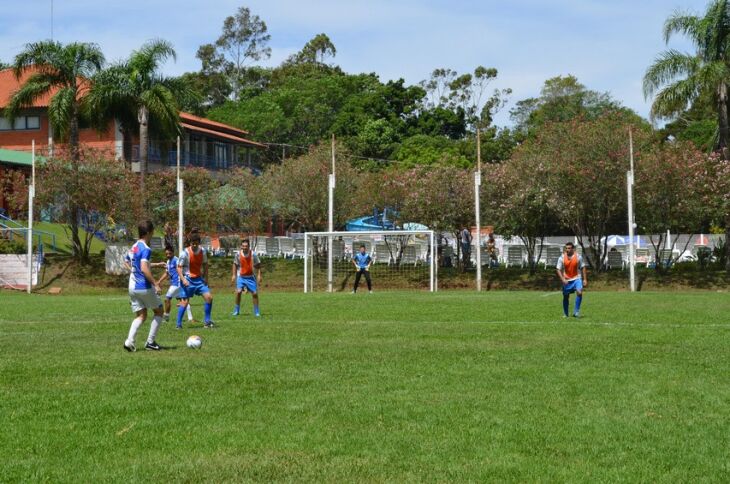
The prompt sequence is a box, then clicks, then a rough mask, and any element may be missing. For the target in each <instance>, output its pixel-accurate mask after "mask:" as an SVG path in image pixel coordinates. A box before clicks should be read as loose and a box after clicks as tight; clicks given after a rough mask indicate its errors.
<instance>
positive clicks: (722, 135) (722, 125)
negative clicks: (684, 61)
mask: <svg viewBox="0 0 730 484" xmlns="http://www.w3.org/2000/svg"><path fill="white" fill-rule="evenodd" d="M727 96H728V92H727V84H725V83H724V82H723V83H721V84H720V87H719V88H718V90H717V115H718V126H719V130H718V131H719V133H718V134H719V136H718V140H717V145H718V146H717V148H718V149H719V150H720V151H721V152H722V157H723V158H724V159H726V160H728V159H730V150H728V141H729V140H730V125H729V124H728V109H727V101H728V98H727Z"/></svg>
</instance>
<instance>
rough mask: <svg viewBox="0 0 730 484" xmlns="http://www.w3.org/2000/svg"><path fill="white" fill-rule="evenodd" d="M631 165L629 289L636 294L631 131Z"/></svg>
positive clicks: (628, 186) (628, 190) (631, 143)
mask: <svg viewBox="0 0 730 484" xmlns="http://www.w3.org/2000/svg"><path fill="white" fill-rule="evenodd" d="M629 164H630V170H629V171H628V172H626V193H627V197H628V206H629V288H630V289H631V292H636V251H635V250H634V228H635V225H636V224H635V223H634V137H633V135H632V133H631V130H629Z"/></svg>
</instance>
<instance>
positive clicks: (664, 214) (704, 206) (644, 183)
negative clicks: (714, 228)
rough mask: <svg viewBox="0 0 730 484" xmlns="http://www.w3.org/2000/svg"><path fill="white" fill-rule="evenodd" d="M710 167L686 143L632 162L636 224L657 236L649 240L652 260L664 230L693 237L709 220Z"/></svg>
mask: <svg viewBox="0 0 730 484" xmlns="http://www.w3.org/2000/svg"><path fill="white" fill-rule="evenodd" d="M712 164H713V160H711V159H710V157H708V156H707V155H706V154H703V153H702V152H700V151H698V150H697V149H696V148H695V147H694V146H692V145H691V144H689V143H666V144H664V145H661V146H659V147H657V148H655V149H649V150H646V151H644V152H643V153H641V154H640V157H639V158H638V159H637V160H636V165H635V169H634V172H635V178H636V180H635V184H636V187H637V190H636V202H635V213H636V223H637V225H638V227H639V229H640V230H641V232H643V233H647V234H657V236H656V238H655V237H654V236H652V240H651V243H652V245H653V246H654V251H655V259H654V260H657V261H659V260H661V258H660V257H659V251H660V250H661V249H663V248H664V242H665V240H664V234H665V233H666V231H667V230H669V231H671V232H672V233H675V234H678V233H688V234H694V233H696V232H698V231H699V230H700V228H701V227H702V226H703V225H704V224H705V223H706V222H707V220H708V219H709V218H710V217H711V213H712V207H713V206H716V203H713V201H712V199H713V198H715V197H717V195H719V194H717V193H713V192H712V190H711V188H712V186H713V180H712V175H713V173H712V171H713V170H712ZM718 198H719V197H718ZM691 239H692V238H691V237H690V239H689V240H688V241H687V244H689V242H690V241H691ZM686 248H687V246H686V245H685V247H683V248H682V249H683V250H682V251H681V252H684V250H685V249H686ZM677 257H679V256H677ZM675 260H676V259H675ZM656 268H657V270H662V269H663V266H662V264H657V265H656Z"/></svg>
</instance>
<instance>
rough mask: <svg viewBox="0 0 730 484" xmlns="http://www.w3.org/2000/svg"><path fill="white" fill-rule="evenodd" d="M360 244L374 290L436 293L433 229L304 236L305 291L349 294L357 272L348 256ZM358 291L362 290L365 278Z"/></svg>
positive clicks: (357, 249) (329, 233) (365, 285)
mask: <svg viewBox="0 0 730 484" xmlns="http://www.w3.org/2000/svg"><path fill="white" fill-rule="evenodd" d="M360 246H365V250H366V252H367V253H368V254H369V255H370V257H371V259H372V263H371V266H370V270H369V271H368V274H369V275H370V277H371V279H372V283H373V290H374V291H383V290H385V291H388V290H399V289H424V290H428V291H430V292H434V291H436V288H437V281H436V261H437V255H436V239H435V236H434V232H433V231H432V230H375V231H357V232H348V231H339V232H306V233H305V234H304V292H305V293H308V292H315V291H330V292H344V291H346V292H349V291H350V290H352V289H353V288H354V283H355V279H356V276H357V270H356V269H355V266H354V265H353V262H352V260H353V256H354V255H355V253H357V252H358V251H359V250H360ZM359 287H360V288H364V289H365V290H367V283H366V280H365V278H362V280H360V286H359Z"/></svg>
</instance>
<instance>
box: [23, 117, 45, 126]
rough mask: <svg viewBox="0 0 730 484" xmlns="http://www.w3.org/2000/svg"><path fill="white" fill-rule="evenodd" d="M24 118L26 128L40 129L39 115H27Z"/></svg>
mask: <svg viewBox="0 0 730 484" xmlns="http://www.w3.org/2000/svg"><path fill="white" fill-rule="evenodd" d="M25 119H26V125H25V128H26V129H41V118H40V116H28V117H27V118H25Z"/></svg>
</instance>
